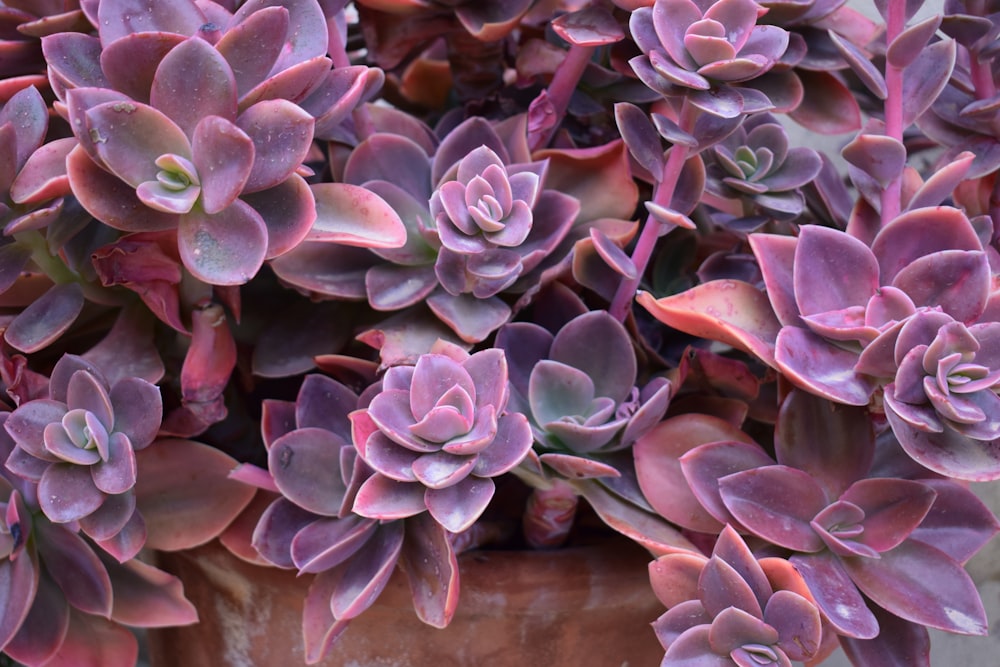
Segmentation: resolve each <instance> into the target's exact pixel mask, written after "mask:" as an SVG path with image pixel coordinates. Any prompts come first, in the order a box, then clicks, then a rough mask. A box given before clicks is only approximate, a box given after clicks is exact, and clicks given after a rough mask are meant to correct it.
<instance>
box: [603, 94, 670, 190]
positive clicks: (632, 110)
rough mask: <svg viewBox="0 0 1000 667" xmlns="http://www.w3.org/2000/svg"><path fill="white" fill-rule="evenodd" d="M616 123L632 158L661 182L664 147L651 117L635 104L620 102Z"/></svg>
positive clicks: (616, 110)
mask: <svg viewBox="0 0 1000 667" xmlns="http://www.w3.org/2000/svg"><path fill="white" fill-rule="evenodd" d="M615 123H616V124H617V125H618V131H619V132H621V135H622V139H624V141H625V145H626V146H628V150H629V152H630V153H631V154H632V157H634V158H635V160H636V162H638V163H639V164H640V165H642V167H643V168H644V169H645V170H646V171H648V172H649V173H650V175H651V176H652V177H653V178H654V179H656V180H657V181H659V180H660V178H662V176H663V147H662V146H661V145H660V137H659V135H658V133H657V130H656V128H655V127H653V124H652V123H651V122H650V120H649V117H648V116H646V114H645V112H643V111H642V110H641V109H639V107H637V106H635V105H634V104H629V103H627V102H619V103H618V104H615Z"/></svg>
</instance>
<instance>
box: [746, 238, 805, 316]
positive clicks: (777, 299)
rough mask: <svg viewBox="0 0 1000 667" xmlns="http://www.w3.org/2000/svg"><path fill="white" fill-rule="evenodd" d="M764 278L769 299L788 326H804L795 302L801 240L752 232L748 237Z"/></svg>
mask: <svg viewBox="0 0 1000 667" xmlns="http://www.w3.org/2000/svg"><path fill="white" fill-rule="evenodd" d="M748 241H749V242H750V247H751V248H752V249H753V254H754V256H755V257H756V258H757V263H758V264H759V265H760V271H761V274H762V275H763V277H764V286H765V288H766V291H767V298H768V299H769V300H770V301H771V307H772V308H773V309H774V312H775V314H776V315H777V316H778V320H779V321H780V322H781V324H783V325H785V326H802V320H801V318H800V317H799V315H800V314H801V313H799V307H798V304H797V303H796V301H795V282H794V279H793V275H794V266H795V248H796V246H797V245H798V240H797V239H796V238H795V237H791V236H779V235H777V234H752V235H750V237H749V238H748Z"/></svg>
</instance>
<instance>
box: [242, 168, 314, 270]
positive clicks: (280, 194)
mask: <svg viewBox="0 0 1000 667" xmlns="http://www.w3.org/2000/svg"><path fill="white" fill-rule="evenodd" d="M251 178H253V174H252V173H251ZM244 190H245V188H244ZM240 199H242V200H243V201H244V202H246V203H247V204H249V205H250V206H251V207H252V208H253V209H254V210H255V211H257V213H258V214H259V215H260V217H261V218H262V219H263V220H264V225H265V226H266V227H267V252H266V253H265V255H264V258H265V259H274V258H275V257H279V256H280V255H283V254H285V253H286V252H288V251H290V250H292V249H293V248H295V247H296V246H298V245H299V243H301V242H302V241H303V240H304V239H305V238H306V236H307V235H308V234H309V230H310V229H311V228H312V224H313V222H314V221H315V220H316V201H315V200H314V199H313V193H312V190H310V188H309V185H308V184H307V183H306V180H305V179H304V178H302V177H301V176H299V175H298V174H292V175H291V176H289V177H288V178H286V179H285V180H284V181H282V182H281V183H279V184H277V185H275V186H274V187H272V188H268V189H266V190H261V191H260V192H253V193H245V194H243V195H241V197H240Z"/></svg>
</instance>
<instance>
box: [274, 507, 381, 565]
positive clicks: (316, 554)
mask: <svg viewBox="0 0 1000 667" xmlns="http://www.w3.org/2000/svg"><path fill="white" fill-rule="evenodd" d="M377 530H378V522H377V521H373V520H372V519H364V518H362V517H359V516H354V515H348V516H346V517H344V518H342V519H332V518H331V519H318V520H316V521H313V522H312V523H310V524H308V525H306V526H305V527H303V528H302V529H301V530H299V531H298V532H297V533H295V537H294V538H293V539H292V544H291V553H292V560H293V561H294V562H295V567H296V568H298V570H299V572H300V573H302V572H309V573H318V572H323V571H324V570H329V569H332V568H334V567H336V566H337V565H339V564H341V563H343V562H344V561H346V560H347V559H348V558H350V557H351V556H353V555H354V554H355V553H357V551H358V550H359V549H361V548H362V547H363V546H364V545H365V543H366V542H367V541H368V540H369V539H370V538H371V537H372V536H373V535H375V531H377Z"/></svg>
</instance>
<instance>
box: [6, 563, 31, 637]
mask: <svg viewBox="0 0 1000 667" xmlns="http://www.w3.org/2000/svg"><path fill="white" fill-rule="evenodd" d="M37 590H38V561H37V560H36V559H33V558H30V557H23V558H16V559H14V560H11V559H10V558H5V559H3V560H2V561H0V602H2V603H3V614H0V645H2V646H4V647H6V646H7V644H8V642H9V641H10V640H11V638H12V637H14V635H15V634H16V633H17V631H18V630H19V629H20V628H21V626H22V624H23V623H24V621H25V618H26V617H27V616H28V612H29V611H30V609H31V605H32V602H33V601H34V599H35V593H36V591H37Z"/></svg>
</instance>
